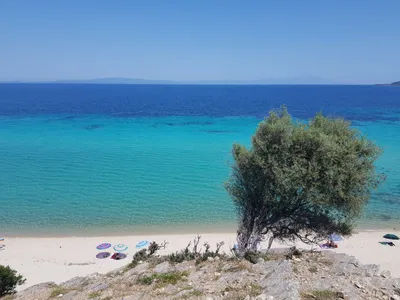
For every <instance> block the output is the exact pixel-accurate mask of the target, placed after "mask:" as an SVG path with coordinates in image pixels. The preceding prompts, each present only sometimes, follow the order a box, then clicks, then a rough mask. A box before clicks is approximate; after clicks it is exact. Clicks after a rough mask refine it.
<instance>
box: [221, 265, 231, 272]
mask: <svg viewBox="0 0 400 300" xmlns="http://www.w3.org/2000/svg"><path fill="white" fill-rule="evenodd" d="M230 269H231V266H230V265H229V264H226V265H224V266H223V267H222V269H221V270H222V271H224V272H227V271H229V270H230Z"/></svg>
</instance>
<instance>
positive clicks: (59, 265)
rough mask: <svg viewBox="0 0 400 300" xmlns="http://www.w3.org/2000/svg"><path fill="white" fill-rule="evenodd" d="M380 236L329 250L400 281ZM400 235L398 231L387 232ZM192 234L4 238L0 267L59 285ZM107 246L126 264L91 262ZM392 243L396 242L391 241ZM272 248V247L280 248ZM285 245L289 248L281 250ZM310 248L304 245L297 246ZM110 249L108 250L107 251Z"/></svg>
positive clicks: (397, 256) (395, 256) (398, 255)
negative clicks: (142, 244) (144, 245)
mask: <svg viewBox="0 0 400 300" xmlns="http://www.w3.org/2000/svg"><path fill="white" fill-rule="evenodd" d="M385 233H386V232H383V231H364V232H361V233H359V234H355V235H353V236H352V237H351V238H349V239H346V240H344V241H342V242H338V245H339V248H338V249H336V250H333V251H337V252H343V253H347V254H349V255H353V256H355V257H356V258H357V259H359V260H360V261H361V262H362V263H364V264H379V265H380V266H381V269H382V270H389V271H390V272H391V273H392V275H393V276H395V277H400V268H399V266H400V243H399V244H398V246H397V247H390V246H384V245H381V244H379V243H378V242H379V241H383V240H384V239H383V238H382V236H383V235H384V234H385ZM392 233H394V234H397V235H400V232H392ZM195 236H196V234H185V235H164V236H161V235H158V236H156V235H154V236H147V237H144V236H119V237H118V236H108V237H57V238H6V239H5V241H3V242H0V244H5V245H6V247H5V250H0V264H1V265H9V266H11V267H12V268H14V269H16V270H17V271H18V272H19V273H21V274H22V275H24V276H25V277H26V278H27V282H26V284H25V285H24V286H22V287H20V288H19V289H23V288H26V287H29V286H32V285H34V284H37V283H41V282H48V281H53V282H55V283H61V282H63V281H66V280H68V279H71V278H73V277H75V276H86V275H88V274H92V273H95V272H99V273H107V272H109V271H111V270H114V269H116V268H119V267H122V266H124V265H126V264H127V263H129V262H130V261H131V258H132V255H133V254H134V253H135V252H136V249H135V245H136V244H137V243H138V242H139V241H141V240H143V239H146V240H149V241H153V240H154V241H157V242H162V241H164V240H167V241H168V242H169V244H168V245H167V248H166V250H163V251H161V253H168V252H173V251H177V250H180V249H182V248H184V247H185V246H186V245H187V243H188V242H189V241H190V240H192V239H193V238H194V237H195ZM205 241H208V242H209V243H210V245H211V246H212V248H213V249H214V248H215V244H216V243H217V242H219V241H224V242H225V246H224V248H223V250H224V251H225V252H229V249H230V248H232V247H233V245H234V243H235V234H233V233H232V234H229V233H228V234H204V235H202V243H201V245H202V244H203V243H204V242H205ZM103 242H108V243H111V244H113V245H115V244H119V243H124V244H126V245H127V246H129V249H128V250H127V251H126V252H125V253H126V254H128V257H127V259H125V260H120V261H114V260H111V259H102V260H100V259H96V258H95V255H96V254H97V253H98V252H100V251H98V250H96V246H97V245H98V244H100V243H103ZM394 242H395V243H396V241H394ZM281 246H282V245H279V244H277V243H274V245H273V247H281ZM286 246H290V245H286ZM297 246H298V247H300V248H305V249H310V247H309V246H306V245H301V244H299V245H297ZM109 250H110V249H109Z"/></svg>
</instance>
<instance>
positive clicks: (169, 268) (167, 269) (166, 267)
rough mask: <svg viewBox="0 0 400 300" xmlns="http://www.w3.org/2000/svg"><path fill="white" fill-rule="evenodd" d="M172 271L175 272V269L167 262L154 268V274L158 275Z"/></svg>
mask: <svg viewBox="0 0 400 300" xmlns="http://www.w3.org/2000/svg"><path fill="white" fill-rule="evenodd" d="M172 271H174V268H173V267H172V266H171V265H170V264H169V262H167V261H164V262H163V263H161V264H158V265H157V266H156V267H155V268H154V273H157V274H165V273H170V272H172Z"/></svg>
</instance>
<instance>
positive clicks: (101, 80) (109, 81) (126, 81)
mask: <svg viewBox="0 0 400 300" xmlns="http://www.w3.org/2000/svg"><path fill="white" fill-rule="evenodd" d="M53 83H82V84H173V83H174V81H169V80H147V79H140V78H95V79H83V80H79V79H72V80H56V81H53Z"/></svg>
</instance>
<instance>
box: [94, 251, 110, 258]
mask: <svg viewBox="0 0 400 300" xmlns="http://www.w3.org/2000/svg"><path fill="white" fill-rule="evenodd" d="M110 255H111V253H110V252H100V253H98V254H97V255H96V258H98V259H104V258H107V257H110Z"/></svg>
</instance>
